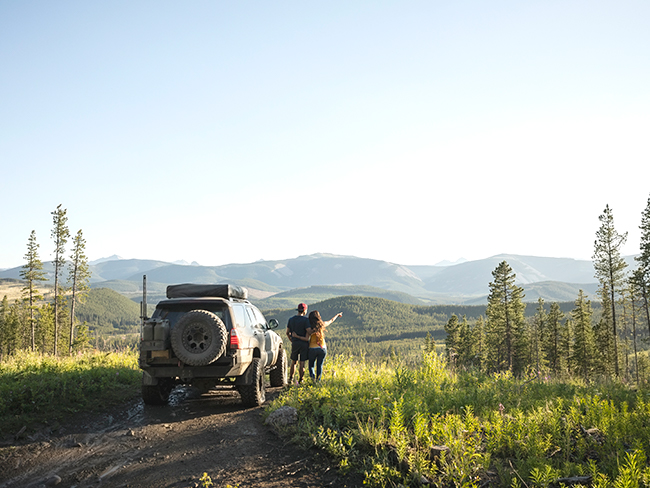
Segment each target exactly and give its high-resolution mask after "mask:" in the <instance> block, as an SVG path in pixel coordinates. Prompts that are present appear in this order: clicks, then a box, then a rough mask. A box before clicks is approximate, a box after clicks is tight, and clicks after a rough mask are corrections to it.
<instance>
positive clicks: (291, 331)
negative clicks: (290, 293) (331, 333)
mask: <svg viewBox="0 0 650 488" xmlns="http://www.w3.org/2000/svg"><path fill="white" fill-rule="evenodd" d="M297 310H298V315H294V316H293V317H291V318H290V319H289V323H288V324H287V337H288V338H289V339H291V368H290V369H289V384H292V383H293V374H294V373H295V371H296V363H299V368H298V375H299V382H302V378H303V376H304V375H305V361H306V360H309V376H311V379H312V380H314V381H320V378H321V375H322V374H323V362H324V361H325V356H326V355H327V347H326V346H325V328H326V327H327V326H328V325H330V324H331V323H332V322H334V321H335V320H336V319H338V318H339V317H341V316H342V315H343V314H342V313H340V312H339V313H338V314H336V315H335V316H334V317H332V318H331V319H330V320H327V321H325V322H323V319H322V318H321V316H320V314H319V313H318V311H317V310H314V311H313V312H311V313H310V314H309V317H307V304H305V303H301V304H300V305H298V309H297Z"/></svg>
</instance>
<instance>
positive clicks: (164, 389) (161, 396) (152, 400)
mask: <svg viewBox="0 0 650 488" xmlns="http://www.w3.org/2000/svg"><path fill="white" fill-rule="evenodd" d="M173 389H174V383H173V382H172V380H171V379H169V378H163V379H159V380H158V384H157V385H145V384H143V385H142V399H143V400H144V403H145V404H146V405H167V403H168V402H169V394H170V393H171V392H172V390H173Z"/></svg>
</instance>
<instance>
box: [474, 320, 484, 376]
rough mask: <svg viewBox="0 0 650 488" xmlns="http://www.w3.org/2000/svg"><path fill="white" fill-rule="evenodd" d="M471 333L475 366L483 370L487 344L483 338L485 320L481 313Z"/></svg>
mask: <svg viewBox="0 0 650 488" xmlns="http://www.w3.org/2000/svg"><path fill="white" fill-rule="evenodd" d="M472 335H473V337H474V346H473V349H474V352H475V356H474V357H475V360H476V366H477V367H478V369H479V371H485V368H486V365H487V358H486V350H487V345H486V338H485V320H484V319H483V316H482V315H479V317H478V319H476V324H475V325H474V329H473V334H472Z"/></svg>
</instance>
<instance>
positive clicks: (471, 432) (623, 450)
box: [269, 354, 650, 487]
mask: <svg viewBox="0 0 650 488" xmlns="http://www.w3.org/2000/svg"><path fill="white" fill-rule="evenodd" d="M325 369H326V374H325V378H324V381H323V382H322V383H321V384H320V385H309V386H306V387H301V388H291V389H290V390H288V391H287V392H286V393H285V394H284V395H283V396H282V397H280V398H279V399H277V400H276V401H275V402H273V404H272V405H271V406H270V409H269V411H272V410H274V409H277V408H279V407H280V406H282V405H291V406H294V407H295V408H296V409H297V410H298V417H299V419H300V420H299V422H298V424H297V425H296V426H295V427H294V428H292V429H291V430H290V431H289V434H290V435H292V436H293V439H294V441H296V442H299V443H302V444H304V445H306V446H307V447H312V446H317V447H319V448H321V449H323V450H324V451H326V452H328V453H329V454H330V455H332V456H333V457H334V458H335V459H336V460H337V462H338V464H339V467H340V468H342V469H344V470H345V469H356V470H360V471H362V472H365V476H366V484H368V485H370V486H397V484H398V483H402V484H404V485H406V486H417V484H418V483H419V481H420V479H421V476H425V477H426V478H427V479H429V480H430V481H431V482H432V483H433V485H434V486H459V487H460V486H463V487H470V486H479V485H481V483H484V482H486V481H487V480H493V482H494V483H496V486H526V485H527V486H529V487H533V486H535V487H546V486H549V485H550V484H551V483H552V482H555V481H557V480H558V479H561V478H566V477H571V476H591V477H592V480H593V485H594V486H621V487H623V486H650V468H647V467H646V466H647V464H648V454H650V444H649V443H650V393H649V392H648V391H638V392H635V391H632V390H630V389H629V388H627V387H626V386H625V385H622V384H621V383H617V382H608V383H602V384H597V385H595V384H592V385H585V384H582V383H579V382H557V381H551V380H548V379H544V378H539V379H538V378H529V379H515V378H513V377H512V376H510V375H507V374H498V375H482V374H478V373H460V374H457V375H456V374H452V373H451V372H450V371H449V370H448V369H447V368H446V365H445V364H444V362H443V361H442V360H441V359H440V357H439V356H437V355H435V354H432V355H426V356H425V357H424V360H423V361H422V362H421V363H420V364H419V365H418V366H410V367H405V366H401V365H399V364H398V365H390V364H386V363H383V364H379V365H378V364H368V363H364V362H362V361H358V360H354V359H349V358H344V357H341V356H339V357H335V358H334V359H333V360H329V361H327V362H326V368H325ZM434 446H444V447H441V448H435V447H434ZM522 481H524V482H525V483H526V485H524V484H523V483H522ZM518 483H519V484H518ZM493 486H494V485H493Z"/></svg>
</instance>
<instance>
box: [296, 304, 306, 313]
mask: <svg viewBox="0 0 650 488" xmlns="http://www.w3.org/2000/svg"><path fill="white" fill-rule="evenodd" d="M296 310H298V312H304V311H305V310H307V304H306V303H300V304H298V308H297V309H296Z"/></svg>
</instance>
